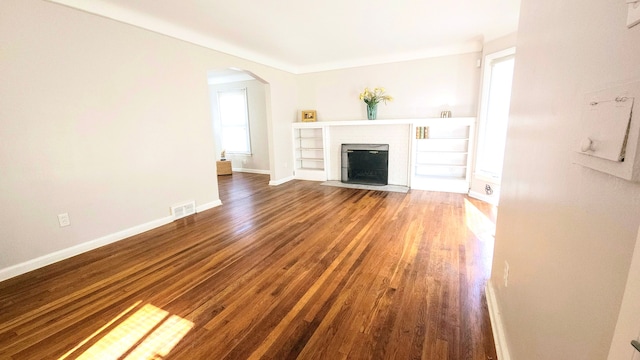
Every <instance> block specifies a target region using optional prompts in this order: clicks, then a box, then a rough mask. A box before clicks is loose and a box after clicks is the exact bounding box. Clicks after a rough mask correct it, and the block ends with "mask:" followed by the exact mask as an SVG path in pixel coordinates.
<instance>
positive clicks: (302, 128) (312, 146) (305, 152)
mask: <svg viewBox="0 0 640 360" xmlns="http://www.w3.org/2000/svg"><path fill="white" fill-rule="evenodd" d="M314 124H316V123H296V124H294V127H293V140H294V146H295V154H294V160H295V163H294V177H295V178H296V179H302V180H316V181H325V180H327V175H326V171H325V143H324V142H325V136H324V133H325V128H324V127H322V126H313V125H314Z"/></svg>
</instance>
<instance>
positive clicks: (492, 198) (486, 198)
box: [468, 190, 498, 206]
mask: <svg viewBox="0 0 640 360" xmlns="http://www.w3.org/2000/svg"><path fill="white" fill-rule="evenodd" d="M468 195H469V196H470V197H472V198H474V199H478V200H482V201H484V202H487V203H489V204H491V205H496V206H498V199H497V198H496V197H495V196H487V195H485V194H482V193H479V192H477V191H473V190H471V191H469V194H468Z"/></svg>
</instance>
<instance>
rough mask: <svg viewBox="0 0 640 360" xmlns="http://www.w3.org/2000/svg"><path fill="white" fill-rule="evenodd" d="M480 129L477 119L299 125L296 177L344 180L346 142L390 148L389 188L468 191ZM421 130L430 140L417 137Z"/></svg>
mask: <svg viewBox="0 0 640 360" xmlns="http://www.w3.org/2000/svg"><path fill="white" fill-rule="evenodd" d="M474 125H475V118H472V117H468V118H424V119H390V120H347V121H319V122H298V123H293V125H292V128H293V132H294V154H295V155H294V163H295V168H294V169H295V178H296V179H302V180H315V181H326V180H338V181H339V180H340V177H341V169H340V167H341V164H340V162H341V156H340V148H341V145H342V144H346V143H368V144H389V184H391V185H400V186H407V187H411V188H416V189H425V190H439V191H450V192H467V190H468V185H469V163H470V159H471V153H470V149H472V142H473V137H474ZM421 128H428V129H430V133H431V134H432V135H431V136H430V138H427V139H417V138H416V137H419V135H417V134H416V131H420V129H421Z"/></svg>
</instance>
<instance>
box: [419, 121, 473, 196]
mask: <svg viewBox="0 0 640 360" xmlns="http://www.w3.org/2000/svg"><path fill="white" fill-rule="evenodd" d="M474 124H475V119H474V118H456V119H441V120H440V121H433V120H429V121H418V122H416V123H415V124H414V131H413V133H414V135H415V137H416V138H415V139H413V146H412V149H413V150H412V156H413V159H412V164H413V167H412V174H411V187H412V188H414V189H421V190H433V191H447V192H458V193H467V192H468V191H469V181H470V178H469V176H470V171H469V170H470V162H471V156H470V150H471V149H470V146H471V140H472V136H473V134H474Z"/></svg>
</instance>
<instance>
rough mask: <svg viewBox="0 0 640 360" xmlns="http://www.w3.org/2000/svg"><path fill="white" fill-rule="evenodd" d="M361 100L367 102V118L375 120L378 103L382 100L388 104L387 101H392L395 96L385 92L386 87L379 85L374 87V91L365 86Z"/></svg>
mask: <svg viewBox="0 0 640 360" xmlns="http://www.w3.org/2000/svg"><path fill="white" fill-rule="evenodd" d="M360 100H362V101H364V103H365V104H367V119H369V120H375V119H376V117H377V115H378V103H379V102H381V101H382V102H384V103H385V104H386V103H387V101H392V100H393V98H392V97H391V96H390V95H387V94H385V90H384V88H382V87H377V88H375V89H373V91H371V90H369V88H365V89H364V91H363V92H362V93H360Z"/></svg>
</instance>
